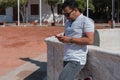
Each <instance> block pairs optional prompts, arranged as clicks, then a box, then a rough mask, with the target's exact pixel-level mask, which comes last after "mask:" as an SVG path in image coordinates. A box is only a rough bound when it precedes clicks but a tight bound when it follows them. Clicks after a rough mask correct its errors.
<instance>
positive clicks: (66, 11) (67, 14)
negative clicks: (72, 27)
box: [63, 7, 75, 20]
mask: <svg viewBox="0 0 120 80" xmlns="http://www.w3.org/2000/svg"><path fill="white" fill-rule="evenodd" d="M63 11H64V13H63V14H64V15H65V17H66V18H67V19H69V20H74V14H75V12H74V9H70V8H69V7H66V8H65V9H64V10H63Z"/></svg>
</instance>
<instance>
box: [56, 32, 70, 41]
mask: <svg viewBox="0 0 120 80" xmlns="http://www.w3.org/2000/svg"><path fill="white" fill-rule="evenodd" d="M55 37H56V38H57V39H58V40H59V41H60V42H63V43H69V42H70V37H68V36H63V35H59V34H58V35H55Z"/></svg>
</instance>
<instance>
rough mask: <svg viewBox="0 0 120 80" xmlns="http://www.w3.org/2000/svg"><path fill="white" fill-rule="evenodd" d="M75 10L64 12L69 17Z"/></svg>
mask: <svg viewBox="0 0 120 80" xmlns="http://www.w3.org/2000/svg"><path fill="white" fill-rule="evenodd" d="M73 11H74V10H72V11H70V12H69V13H63V14H64V15H65V16H66V17H69V16H70V14H71V13H72V12H73Z"/></svg>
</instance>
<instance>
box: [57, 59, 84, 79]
mask: <svg viewBox="0 0 120 80" xmlns="http://www.w3.org/2000/svg"><path fill="white" fill-rule="evenodd" d="M64 64H65V67H64V68H63V70H62V72H61V73H60V76H59V79H58V80H75V78H76V76H77V75H78V74H79V72H80V71H81V69H82V68H83V67H84V65H80V62H77V61H67V62H66V61H65V62H64Z"/></svg>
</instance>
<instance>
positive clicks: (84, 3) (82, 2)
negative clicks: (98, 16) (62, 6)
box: [76, 0, 95, 11]
mask: <svg viewBox="0 0 120 80" xmlns="http://www.w3.org/2000/svg"><path fill="white" fill-rule="evenodd" d="M76 1H77V2H78V4H79V9H81V10H82V11H85V9H86V7H87V0H76ZM88 1H89V8H90V9H91V10H92V11H94V10H95V9H94V5H93V0H88Z"/></svg>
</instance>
